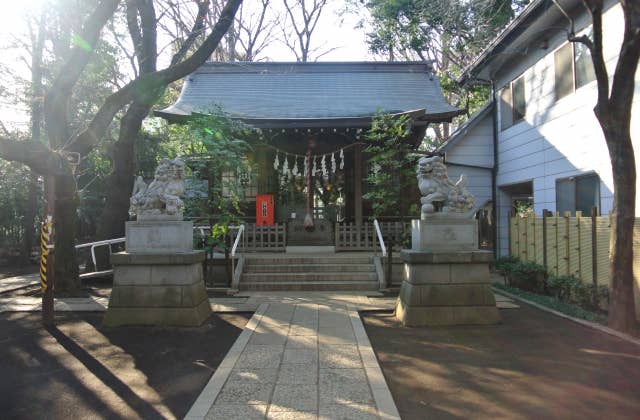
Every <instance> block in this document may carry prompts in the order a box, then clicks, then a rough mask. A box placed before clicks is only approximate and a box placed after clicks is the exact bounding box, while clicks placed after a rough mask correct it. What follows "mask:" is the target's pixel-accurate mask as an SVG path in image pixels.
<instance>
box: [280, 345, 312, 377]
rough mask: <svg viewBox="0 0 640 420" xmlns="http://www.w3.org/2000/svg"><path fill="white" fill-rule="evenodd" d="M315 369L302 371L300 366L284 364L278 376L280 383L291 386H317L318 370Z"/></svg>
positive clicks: (310, 368)
mask: <svg viewBox="0 0 640 420" xmlns="http://www.w3.org/2000/svg"><path fill="white" fill-rule="evenodd" d="M285 354H286V353H285ZM314 364H315V362H314ZM313 367H314V366H310V367H308V368H303V369H301V367H300V365H296V364H283V365H282V367H281V368H280V373H279V375H278V383H279V384H290V385H294V384H315V383H317V382H318V369H314V368H313Z"/></svg>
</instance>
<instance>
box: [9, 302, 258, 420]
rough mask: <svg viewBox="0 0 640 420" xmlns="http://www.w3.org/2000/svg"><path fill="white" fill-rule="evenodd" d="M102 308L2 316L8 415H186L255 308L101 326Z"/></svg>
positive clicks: (64, 416)
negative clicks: (175, 321) (49, 315)
mask: <svg viewBox="0 0 640 420" xmlns="http://www.w3.org/2000/svg"><path fill="white" fill-rule="evenodd" d="M102 317H103V314H98V313H86V312H85V313H65V314H60V315H58V316H57V317H56V327H55V328H50V329H44V328H43V327H42V326H41V325H40V314H36V313H7V314H2V315H0V372H1V373H2V374H1V375H0V395H1V396H2V397H1V398H0V413H2V416H1V417H3V418H24V419H35V418H52V419H71V418H110V419H111V418H127V419H129V418H131V419H135V418H142V419H154V418H182V417H184V415H185V414H186V413H187V411H188V410H189V408H190V407H191V405H192V404H193V402H194V401H195V399H196V398H197V396H198V395H199V394H200V392H201V391H202V389H203V388H204V386H205V384H206V383H207V381H208V380H209V378H210V376H211V374H212V373H213V372H214V371H215V369H216V367H217V366H218V365H219V364H220V362H221V361H222V359H224V356H225V354H226V353H227V351H228V350H229V348H230V347H231V346H232V345H233V343H234V342H235V340H236V338H237V337H238V335H239V334H240V332H242V329H243V328H244V326H245V324H246V323H247V321H248V319H249V317H250V314H232V315H231V314H228V315H227V314H216V315H213V316H212V317H210V318H209V319H208V320H207V321H206V322H205V323H204V324H203V325H202V326H200V327H197V328H151V327H149V328H146V327H121V328H103V327H102V326H101V322H102Z"/></svg>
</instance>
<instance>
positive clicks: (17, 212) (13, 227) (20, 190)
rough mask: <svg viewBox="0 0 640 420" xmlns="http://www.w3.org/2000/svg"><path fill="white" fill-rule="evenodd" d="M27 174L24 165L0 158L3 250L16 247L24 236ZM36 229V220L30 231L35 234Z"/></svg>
mask: <svg viewBox="0 0 640 420" xmlns="http://www.w3.org/2000/svg"><path fill="white" fill-rule="evenodd" d="M29 176H30V171H29V168H27V167H26V166H24V165H22V164H20V163H16V162H7V161H5V160H1V159H0V179H2V182H0V248H4V250H8V249H9V248H12V247H17V246H18V245H19V243H20V241H22V239H23V237H24V234H25V232H24V231H23V229H22V223H23V218H24V215H25V213H26V211H27V205H28V193H29V185H28V180H29ZM39 188H42V183H39ZM40 196H41V194H38V197H40ZM38 206H39V207H41V206H42V203H41V202H39V203H38ZM36 211H37V213H36V214H37V215H39V214H41V212H40V211H39V210H36ZM37 231H38V224H37V221H36V226H34V229H33V231H32V232H30V233H31V234H32V235H34V236H35V234H36V232H37ZM0 254H1V253H0Z"/></svg>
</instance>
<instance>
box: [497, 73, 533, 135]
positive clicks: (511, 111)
mask: <svg viewBox="0 0 640 420" xmlns="http://www.w3.org/2000/svg"><path fill="white" fill-rule="evenodd" d="M525 115H527V102H526V100H525V96H524V76H520V77H518V78H517V79H515V80H514V81H513V82H511V83H509V84H507V86H505V88H504V89H502V91H501V92H500V121H501V122H500V128H501V129H502V130H505V129H507V128H509V127H511V126H512V125H513V124H515V123H517V122H518V121H520V120H522V119H523V118H524V117H525Z"/></svg>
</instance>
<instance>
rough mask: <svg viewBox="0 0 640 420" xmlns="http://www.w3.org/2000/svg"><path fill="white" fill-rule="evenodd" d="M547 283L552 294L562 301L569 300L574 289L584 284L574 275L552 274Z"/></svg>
mask: <svg viewBox="0 0 640 420" xmlns="http://www.w3.org/2000/svg"><path fill="white" fill-rule="evenodd" d="M547 284H548V286H549V292H550V293H551V295H552V296H554V297H555V298H556V299H558V300H559V301H561V302H569V301H570V300H571V295H572V294H573V291H574V290H576V289H577V288H580V287H581V286H582V282H581V281H580V280H579V279H577V278H575V277H574V276H558V277H555V276H552V277H550V278H549V280H548V281H547Z"/></svg>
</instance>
